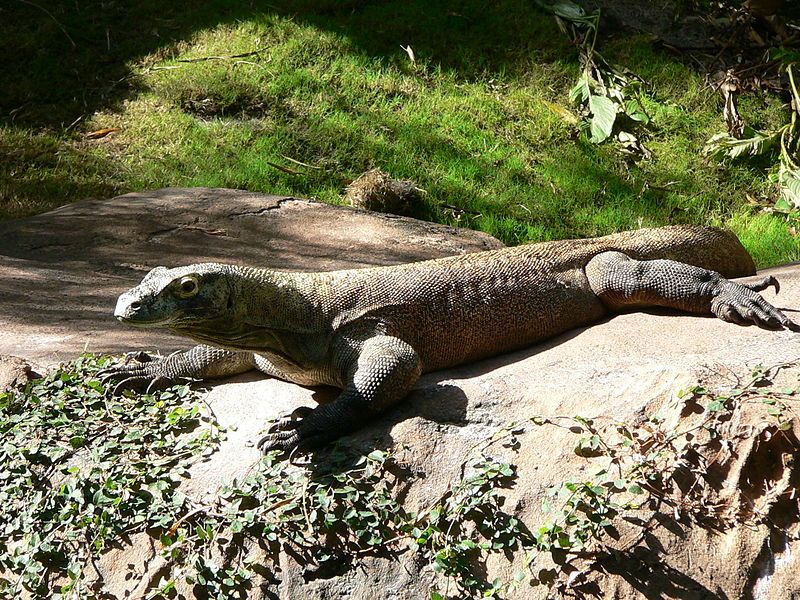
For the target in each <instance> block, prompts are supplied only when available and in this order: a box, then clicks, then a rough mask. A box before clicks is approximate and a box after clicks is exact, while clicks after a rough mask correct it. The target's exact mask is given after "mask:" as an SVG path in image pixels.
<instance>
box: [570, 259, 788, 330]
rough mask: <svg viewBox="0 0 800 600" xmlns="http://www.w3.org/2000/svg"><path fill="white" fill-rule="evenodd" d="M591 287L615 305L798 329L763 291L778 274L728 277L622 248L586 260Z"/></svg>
mask: <svg viewBox="0 0 800 600" xmlns="http://www.w3.org/2000/svg"><path fill="white" fill-rule="evenodd" d="M585 271H586V276H587V278H588V280H589V285H590V286H591V288H592V291H594V293H595V294H596V295H597V296H598V297H599V298H600V299H601V300H602V302H603V304H605V305H606V306H607V307H608V308H609V309H611V310H624V309H625V308H629V307H646V306H663V307H667V308H675V309H678V310H682V311H685V312H690V313H697V314H709V313H712V314H714V315H716V316H717V317H719V318H720V319H722V320H723V321H728V322H732V323H738V324H740V325H745V324H749V323H753V324H755V325H758V326H759V327H763V328H765V329H783V328H786V329H791V330H792V331H800V326H798V325H797V324H796V323H794V322H793V321H792V320H791V319H789V317H787V316H786V315H785V314H783V312H781V311H780V310H778V309H777V308H775V307H774V306H772V305H771V304H770V303H769V302H767V301H766V300H764V298H762V297H761V295H760V294H759V293H758V292H759V291H761V290H763V289H766V288H767V287H770V286H774V287H775V290H776V291H777V290H778V289H779V285H778V281H777V280H776V279H775V278H774V277H765V278H763V279H762V280H760V281H758V282H756V283H752V284H745V283H738V282H735V281H730V280H728V279H725V278H724V277H723V276H722V275H720V274H719V273H717V272H716V271H709V270H708V269H702V268H700V267H695V266H692V265H688V264H685V263H680V262H676V261H673V260H643V261H639V260H634V259H632V258H630V257H628V256H627V255H625V254H623V253H622V252H614V251H610V252H603V253H601V254H598V255H597V256H595V257H594V258H592V260H591V261H589V263H588V264H587V265H586V269H585Z"/></svg>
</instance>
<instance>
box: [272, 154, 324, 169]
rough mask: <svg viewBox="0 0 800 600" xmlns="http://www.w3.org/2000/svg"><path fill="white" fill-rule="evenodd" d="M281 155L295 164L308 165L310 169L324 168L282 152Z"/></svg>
mask: <svg viewBox="0 0 800 600" xmlns="http://www.w3.org/2000/svg"><path fill="white" fill-rule="evenodd" d="M281 156H282V157H283V158H285V159H286V160H288V161H289V162H293V163H294V164H296V165H300V166H301V167H308V168H309V169H322V167H317V166H314V165H309V164H308V163H304V162H300V161H299V160H295V159H294V158H291V157H290V156H286V155H285V154H281Z"/></svg>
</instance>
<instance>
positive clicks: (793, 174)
mask: <svg viewBox="0 0 800 600" xmlns="http://www.w3.org/2000/svg"><path fill="white" fill-rule="evenodd" d="M778 182H779V183H780V185H781V198H780V200H778V202H777V203H776V204H775V208H778V209H779V210H787V211H791V210H795V209H798V208H800V168H797V167H796V166H794V165H792V164H790V162H789V160H784V157H783V155H781V165H780V169H779V170H778ZM779 204H780V206H779Z"/></svg>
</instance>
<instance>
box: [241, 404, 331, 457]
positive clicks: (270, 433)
mask: <svg viewBox="0 0 800 600" xmlns="http://www.w3.org/2000/svg"><path fill="white" fill-rule="evenodd" d="M313 412H314V409H312V408H310V407H308V406H301V407H299V408H296V409H295V410H294V411H292V412H291V414H289V415H287V416H285V417H282V418H280V419H278V420H277V421H276V422H275V423H273V424H272V425H271V426H270V427H269V429H267V433H266V434H265V435H263V436H262V437H261V439H259V440H258V442H257V443H256V447H257V448H258V449H259V450H260V451H261V452H262V454H266V453H267V452H269V451H270V450H282V451H291V450H295V449H296V448H300V449H303V450H310V449H313V448H318V447H320V446H322V445H324V444H326V443H327V442H329V441H330V440H331V439H333V437H335V436H331V435H330V433H316V432H313V431H312V430H311V429H310V428H309V427H308V423H307V422H304V419H305V418H306V417H308V416H309V415H310V414H311V413H313Z"/></svg>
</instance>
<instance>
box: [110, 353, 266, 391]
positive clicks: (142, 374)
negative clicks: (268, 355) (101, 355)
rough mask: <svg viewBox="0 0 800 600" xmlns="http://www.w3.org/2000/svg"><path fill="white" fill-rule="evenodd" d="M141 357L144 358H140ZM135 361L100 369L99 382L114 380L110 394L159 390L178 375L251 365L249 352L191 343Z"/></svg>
mask: <svg viewBox="0 0 800 600" xmlns="http://www.w3.org/2000/svg"><path fill="white" fill-rule="evenodd" d="M142 358H144V360H142ZM142 358H140V359H139V360H136V361H135V362H123V363H119V364H117V365H114V366H113V367H109V368H108V369H104V370H103V371H101V372H100V376H101V378H102V381H103V382H104V383H105V382H109V381H112V382H116V385H115V386H114V390H113V393H114V394H117V393H119V392H121V391H122V390H126V389H133V390H139V391H146V392H147V393H150V392H152V391H153V390H157V389H163V388H166V387H169V386H170V385H172V384H174V383H175V382H176V381H177V380H179V379H182V378H190V379H213V378H216V377H228V376H230V375H237V374H239V373H244V372H245V371H249V370H250V369H253V368H254V367H255V357H254V356H253V353H252V352H233V351H231V350H223V349H222V348H215V347H213V346H205V345H200V346H195V347H194V348H191V349H189V350H186V351H184V352H176V353H175V354H170V355H169V356H166V357H164V358H156V359H150V357H149V356H148V355H147V354H144V356H143V357H142Z"/></svg>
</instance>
